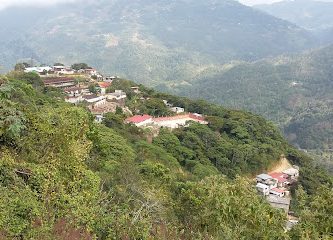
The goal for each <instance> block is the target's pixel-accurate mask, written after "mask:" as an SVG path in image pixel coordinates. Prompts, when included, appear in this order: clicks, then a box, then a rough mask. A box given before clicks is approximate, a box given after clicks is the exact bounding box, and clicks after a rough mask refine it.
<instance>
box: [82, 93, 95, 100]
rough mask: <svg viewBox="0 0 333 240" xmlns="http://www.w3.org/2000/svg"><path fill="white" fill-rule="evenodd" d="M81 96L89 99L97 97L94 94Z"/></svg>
mask: <svg viewBox="0 0 333 240" xmlns="http://www.w3.org/2000/svg"><path fill="white" fill-rule="evenodd" d="M83 98H84V99H87V100H89V99H94V98H98V96H97V95H95V94H93V95H85V96H83Z"/></svg>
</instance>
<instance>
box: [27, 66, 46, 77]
mask: <svg viewBox="0 0 333 240" xmlns="http://www.w3.org/2000/svg"><path fill="white" fill-rule="evenodd" d="M50 71H52V68H51V67H49V66H45V67H28V68H25V69H24V72H26V73H30V72H34V73H38V74H39V75H47V73H48V72H50Z"/></svg>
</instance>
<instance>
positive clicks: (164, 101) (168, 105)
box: [163, 100, 173, 108]
mask: <svg viewBox="0 0 333 240" xmlns="http://www.w3.org/2000/svg"><path fill="white" fill-rule="evenodd" d="M163 103H164V105H165V106H167V107H169V108H172V107H173V105H172V104H171V103H168V101H167V100H163Z"/></svg>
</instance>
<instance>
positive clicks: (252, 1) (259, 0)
mask: <svg viewBox="0 0 333 240" xmlns="http://www.w3.org/2000/svg"><path fill="white" fill-rule="evenodd" d="M238 1H239V2H241V3H243V4H245V5H249V6H253V5H256V4H270V3H274V2H281V1H282V0H238ZM289 1H291V0H289ZM318 1H319V0H318ZM320 1H322V2H333V0H320Z"/></svg>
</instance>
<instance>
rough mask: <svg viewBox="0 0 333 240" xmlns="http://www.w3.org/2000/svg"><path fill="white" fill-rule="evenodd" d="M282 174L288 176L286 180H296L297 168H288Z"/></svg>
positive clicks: (297, 175)
mask: <svg viewBox="0 0 333 240" xmlns="http://www.w3.org/2000/svg"><path fill="white" fill-rule="evenodd" d="M283 173H284V174H286V175H288V178H289V179H291V180H297V178H298V177H299V169H298V167H292V168H288V169H286V170H284V171H283Z"/></svg>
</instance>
